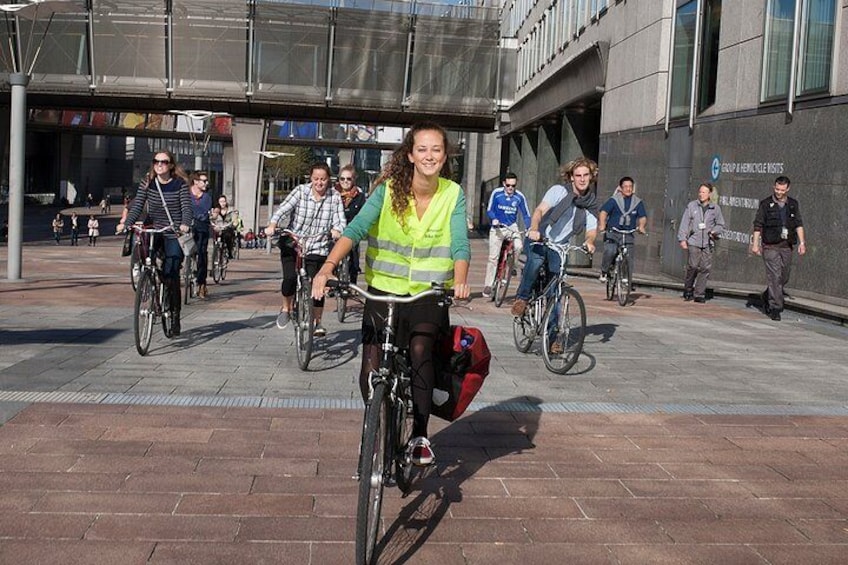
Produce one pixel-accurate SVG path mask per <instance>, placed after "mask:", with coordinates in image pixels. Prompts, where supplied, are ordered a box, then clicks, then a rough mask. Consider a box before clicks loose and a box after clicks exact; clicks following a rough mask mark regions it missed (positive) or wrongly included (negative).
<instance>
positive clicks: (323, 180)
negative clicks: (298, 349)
mask: <svg viewBox="0 0 848 565" xmlns="http://www.w3.org/2000/svg"><path fill="white" fill-rule="evenodd" d="M309 179H310V182H309V183H307V184H302V185H300V186H297V187H295V188H294V190H292V191H291V192H290V193H289V195H288V196H286V198H285V200H283V202H282V203H281V204H280V205H279V207H278V208H277V210H276V211H275V212H274V215H273V216H272V217H271V222H270V223H269V224H268V227H267V228H265V233H266V235H268V237H271V236H273V235H274V232H275V231H276V229H277V226H278V225H279V223H280V221H281V220H282V219H283V217H284V216H285V217H287V219H288V223H287V224H286V225H285V226H283V227H286V228H287V229H289V230H291V231H293V232H294V233H295V236H304V235H311V234H321V235H320V236H318V237H310V238H309V239H308V240H307V241H305V242H303V243H304V245H303V247H301V253H302V254H303V264H304V267H305V268H306V273H307V274H308V275H309V276H310V277H314V276H315V273H317V272H318V269H320V268H321V265H322V264H323V263H324V260H325V259H326V258H327V254H328V253H329V252H330V245H332V242H333V240H334V239H337V238H338V237H339V236H340V235H341V233H342V230H343V229H344V228H345V226H346V225H347V224H346V223H345V218H344V207H343V206H342V198H341V196H339V193H338V192H336V191H335V190H330V167H328V166H327V165H326V164H325V163H315V164H314V165H312V169H311V171H310V172H309ZM295 236H290V235H284V236H283V237H281V238H280V263H281V264H282V267H283V282H282V283H281V284H280V292H281V293H282V295H283V304H282V306H281V307H280V313H279V315H278V316H277V327H278V328H280V329H282V328H284V327H286V326H287V325H288V323H289V317H290V312H291V307H292V298H293V297H294V293H295V292H296V291H297V276H298V274H297V271H296V270H295V265H296V259H297V251H296V250H295V249H294V246H293V245H292V242H291V239H290V238H292V237H295ZM312 306H313V309H312V313H313V316H314V319H315V330H314V335H315V337H324V336H325V335H327V330H325V329H324V327H323V326H322V325H321V316H322V315H323V313H324V298H323V296H321V297H318V298H316V299H314V300H313V302H312Z"/></svg>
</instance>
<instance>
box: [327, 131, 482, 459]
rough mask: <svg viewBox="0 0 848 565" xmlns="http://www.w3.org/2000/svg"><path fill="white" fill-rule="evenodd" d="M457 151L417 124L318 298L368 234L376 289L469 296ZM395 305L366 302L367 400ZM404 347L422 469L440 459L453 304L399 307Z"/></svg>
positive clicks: (371, 283)
mask: <svg viewBox="0 0 848 565" xmlns="http://www.w3.org/2000/svg"><path fill="white" fill-rule="evenodd" d="M449 154H450V147H449V143H448V138H447V134H446V132H445V130H444V129H443V128H442V127H441V126H438V125H436V124H433V123H420V124H417V125H415V126H413V127H412V128H411V129H410V130H409V132H408V133H407V134H406V136H405V137H404V140H403V143H402V145H401V146H400V147H399V148H398V149H397V150H395V152H394V153H393V154H392V157H391V160H390V161H389V163H388V164H387V165H386V167H385V169H384V170H383V173H382V174H381V175H380V177H379V178H378V179H377V181H376V182H375V185H376V189H375V190H374V191H373V193H372V195H371V196H370V197H369V198H368V200H367V201H366V203H365V206H364V207H363V208H362V211H361V212H360V213H359V215H358V216H357V217H356V219H354V221H353V222H352V223H351V225H350V226H348V228H347V229H346V230H345V231H344V234H343V235H342V237H341V239H339V241H338V242H337V243H336V245H335V246H334V247H333V250H332V252H331V253H330V256H329V257H327V261H326V262H325V263H324V265H323V266H322V267H321V270H320V271H319V272H318V274H317V275H316V277H315V280H314V281H313V284H312V295H313V296H315V297H318V296H322V295H323V293H324V286H325V285H326V282H327V279H329V278H330V277H332V274H333V269H334V268H335V267H336V266H337V265H338V263H339V261H341V260H342V258H344V256H345V255H347V254H348V253H349V252H350V250H351V249H352V248H353V246H354V245H358V244H359V242H360V241H361V240H362V239H364V238H365V237H368V251H367V253H366V261H365V280H366V281H367V282H368V287H369V290H370V292H372V293H374V294H383V295H397V296H411V295H416V294H419V293H421V292H423V291H426V290H429V289H430V288H431V285H432V283H433V282H438V283H444V284H445V285H446V286H448V287H451V286H452V287H453V288H454V296H455V297H456V298H460V299H462V298H468V294H469V288H468V282H467V281H468V261H469V259H470V258H471V252H470V246H469V243H468V233H467V227H466V220H465V213H466V211H465V195H464V194H463V192H462V188H461V187H460V186H459V185H458V184H456V183H455V182H453V181H450V180H448V179H447V178H441V175H442V174H443V175H445V176H450V167H449V164H448V155H449ZM386 311H387V307H386V305H385V304H384V303H377V302H371V301H366V303H365V311H364V313H363V319H362V343H363V348H362V368H361V370H360V373H359V387H360V391H361V392H362V397H363V399H364V400H366V401H367V399H368V389H369V383H368V379H369V374H370V373H371V371H372V370H376V369H378V368H379V366H380V353H381V351H380V336H381V332H382V329H383V323H384V322H383V320H384V319H385V316H386ZM396 312H397V320H398V321H397V336H396V337H397V341H396V342H397V343H399V344H407V343H408V344H409V355H410V361H411V365H412V367H411V368H412V404H413V429H412V439H411V440H410V448H411V455H412V461H413V463H414V464H416V465H429V464H431V463H432V462H433V460H434V456H433V451H432V449H431V447H430V442H429V440H428V439H427V437H428V434H427V424H428V422H429V418H430V408H431V403H432V396H433V385H434V381H435V378H436V370H435V367H434V357H433V350H434V346H435V345H436V343H437V342H438V341H439V339H440V338H441V337H442V336H444V335H445V334H446V333H447V332H448V331H449V330H450V319H449V315H448V307H447V305H444V304H439V299H438V298H436V297H433V298H432V299H422V300H419V301H418V302H415V303H414V304H410V305H399V307H398V310H397V311H396Z"/></svg>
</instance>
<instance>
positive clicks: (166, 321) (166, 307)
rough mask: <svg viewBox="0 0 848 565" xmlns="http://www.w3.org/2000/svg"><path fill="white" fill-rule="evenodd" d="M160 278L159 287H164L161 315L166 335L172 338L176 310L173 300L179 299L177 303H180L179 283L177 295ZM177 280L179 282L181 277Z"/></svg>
mask: <svg viewBox="0 0 848 565" xmlns="http://www.w3.org/2000/svg"><path fill="white" fill-rule="evenodd" d="M160 276H161V275H160ZM159 280H160V282H159V288H161V289H162V300H161V306H162V309H161V311H160V314H161V316H160V317H161V319H162V332H163V333H164V334H165V337H167V338H168V339H171V338H172V337H174V312H173V306H172V301H177V303H179V301H180V290H179V284H177V294H176V296H171V291H170V290H169V289H168V285H167V284H162V282H161V280H162V279H159ZM177 281H178V282H179V279H177Z"/></svg>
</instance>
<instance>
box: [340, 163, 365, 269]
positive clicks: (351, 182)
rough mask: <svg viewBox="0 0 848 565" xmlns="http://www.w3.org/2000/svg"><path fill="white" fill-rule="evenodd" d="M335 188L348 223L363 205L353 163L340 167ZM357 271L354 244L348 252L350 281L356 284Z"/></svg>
mask: <svg viewBox="0 0 848 565" xmlns="http://www.w3.org/2000/svg"><path fill="white" fill-rule="evenodd" d="M336 190H338V191H339V194H341V195H342V204H343V205H344V215H345V220H347V223H348V225H350V223H351V222H352V221H353V219H354V218H355V217H356V215H357V214H358V213H359V211H360V210H362V207H363V206H364V205H365V193H364V192H363V191H362V189H361V188H359V187H358V186H356V168H355V167H354V166H353V165H345V166H344V167H342V168H341V170H340V171H339V182H338V184H336ZM359 273H360V270H359V246H358V245H355V246H354V247H353V249H352V250H351V252H350V282H352V283H353V284H356V277H357V276H358V275H359Z"/></svg>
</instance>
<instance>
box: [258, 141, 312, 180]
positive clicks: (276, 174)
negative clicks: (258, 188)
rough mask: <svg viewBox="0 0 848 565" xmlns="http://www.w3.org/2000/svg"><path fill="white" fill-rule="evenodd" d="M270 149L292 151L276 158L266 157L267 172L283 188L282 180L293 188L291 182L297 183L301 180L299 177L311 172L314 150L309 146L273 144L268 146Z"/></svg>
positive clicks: (282, 151)
mask: <svg viewBox="0 0 848 565" xmlns="http://www.w3.org/2000/svg"><path fill="white" fill-rule="evenodd" d="M268 151H277V152H280V153H290V155H285V156H283V157H277V158H276V159H265V174H266V175H267V176H268V178H272V179H274V183H275V184H276V185H277V186H279V187H281V188H282V186H281V185H280V181H284V186H285V188H291V186H290V184H291V183H295V184H296V183H297V182H299V181H298V179H301V178H303V176H304V175H306V174H308V173H309V167H310V165H311V164H312V151H311V150H310V149H309V148H307V147H300V146H290V145H273V146H269V147H268Z"/></svg>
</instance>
